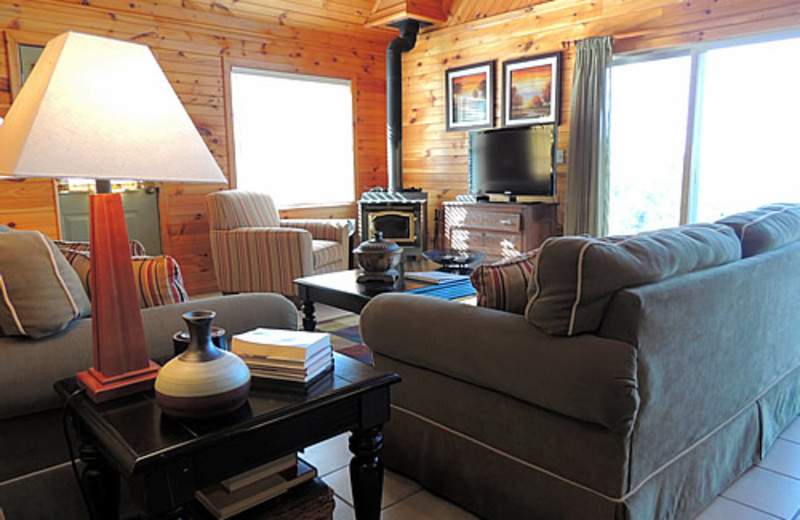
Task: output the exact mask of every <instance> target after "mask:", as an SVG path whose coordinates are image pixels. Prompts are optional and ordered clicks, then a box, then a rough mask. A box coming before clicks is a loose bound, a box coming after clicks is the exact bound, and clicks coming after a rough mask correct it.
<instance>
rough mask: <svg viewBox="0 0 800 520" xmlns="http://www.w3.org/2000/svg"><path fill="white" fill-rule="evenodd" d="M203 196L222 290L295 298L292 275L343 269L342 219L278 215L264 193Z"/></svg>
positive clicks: (345, 245) (345, 235)
mask: <svg viewBox="0 0 800 520" xmlns="http://www.w3.org/2000/svg"><path fill="white" fill-rule="evenodd" d="M206 201H207V203H208V210H209V212H208V218H209V224H210V228H211V258H212V260H213V262H214V272H215V274H216V275H217V281H218V282H219V287H220V290H221V291H222V292H224V293H238V292H276V293H281V294H284V295H286V296H289V297H296V296H297V287H296V286H295V285H294V283H293V280H294V279H295V278H300V277H302V276H310V275H312V274H321V273H328V272H331V271H339V270H343V269H346V268H347V255H348V242H347V240H348V234H349V230H348V225H347V222H346V221H344V220H281V219H280V217H279V216H278V210H277V209H276V208H275V204H274V202H273V201H272V198H271V197H270V196H269V195H266V194H264V193H255V192H247V191H241V190H226V191H218V192H215V193H212V194H210V195H208V196H207V198H206Z"/></svg>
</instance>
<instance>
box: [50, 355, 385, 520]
mask: <svg viewBox="0 0 800 520" xmlns="http://www.w3.org/2000/svg"><path fill="white" fill-rule="evenodd" d="M399 381H400V377H399V376H398V375H397V374H393V373H389V372H383V371H381V370H378V369H376V368H373V367H371V366H369V365H367V364H364V363H361V362H359V361H355V360H353V359H350V358H348V357H346V356H342V355H339V354H334V369H333V371H331V372H330V373H328V374H326V375H325V376H323V378H322V379H321V380H319V381H317V382H315V383H314V384H313V385H312V386H311V387H310V388H309V389H308V391H307V392H298V391H297V390H295V389H291V388H287V387H286V386H285V385H281V384H280V383H273V382H263V381H262V380H258V379H255V378H254V379H253V386H252V389H251V391H250V396H249V400H248V403H247V404H246V405H245V406H244V407H242V408H240V409H239V410H237V411H236V412H233V413H232V414H229V415H226V416H222V417H220V418H214V419H207V420H202V421H183V420H177V419H172V418H169V417H167V416H165V415H163V414H162V412H161V409H160V408H159V407H158V405H157V404H156V402H155V398H154V395H153V392H152V391H150V392H143V393H140V394H136V395H132V396H129V397H125V398H121V399H117V400H114V401H110V402H108V403H102V404H99V405H96V404H94V403H93V402H92V401H91V400H90V399H89V398H88V397H87V396H86V395H85V394H77V395H74V396H73V397H72V398H71V399H70V400H69V402H68V407H69V412H70V413H71V414H72V417H73V419H74V423H75V424H76V426H77V427H78V433H79V437H80V439H81V450H80V452H81V458H82V459H83V460H84V462H86V464H87V467H86V469H85V470H84V472H83V478H82V480H83V482H84V484H85V488H86V489H87V491H88V494H89V495H90V504H91V506H92V507H93V508H94V510H95V513H96V514H95V518H102V519H103V520H105V519H115V518H118V514H119V513H118V509H119V479H120V477H122V478H123V479H124V481H125V482H126V483H127V484H128V485H129V486H130V489H131V496H132V497H133V498H134V500H135V501H136V503H137V505H138V506H139V507H140V508H141V510H142V511H143V513H144V514H145V515H146V516H147V517H148V518H160V517H165V516H167V515H172V514H175V513H176V512H180V511H181V510H182V508H184V507H185V506H186V505H188V504H189V503H190V502H192V500H193V499H194V493H195V491H196V490H198V489H201V488H204V487H206V486H209V485H211V484H214V483H216V482H219V481H220V480H222V479H225V478H228V477H230V476H232V475H236V474H238V473H241V472H243V471H246V470H248V469H251V468H254V467H256V466H259V465H261V464H264V463H266V462H269V461H270V460H274V459H276V458H278V457H282V456H284V455H287V454H289V453H292V452H295V451H298V450H302V449H303V448H305V447H307V446H310V445H312V444H315V443H318V442H320V441H323V440H325V439H328V438H330V437H333V436H335V435H338V434H340V433H344V432H347V431H351V432H352V436H351V437H350V451H351V452H352V453H353V458H352V460H351V462H350V479H351V484H352V489H353V501H354V506H355V512H356V518H358V519H359V520H364V519H374V520H377V519H378V518H379V517H380V509H381V491H382V488H383V463H382V462H381V459H380V452H381V449H382V447H383V439H382V433H381V430H382V425H383V423H384V422H385V421H387V420H388V419H389V403H390V395H389V389H390V386H391V385H393V384H395V383H397V382H399ZM55 389H56V391H57V392H58V393H59V394H60V395H61V396H62V397H64V398H67V397H68V396H70V395H72V394H73V393H75V392H76V391H77V390H78V386H77V384H76V382H75V378H74V377H72V378H68V379H64V380H61V381H59V382H57V383H56V384H55Z"/></svg>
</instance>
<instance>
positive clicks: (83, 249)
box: [55, 240, 147, 260]
mask: <svg viewBox="0 0 800 520" xmlns="http://www.w3.org/2000/svg"><path fill="white" fill-rule="evenodd" d="M55 244H56V246H58V249H59V250H61V253H62V254H63V255H64V256H66V257H67V260H69V259H70V257H71V256H72V255H73V254H75V253H89V251H90V249H91V245H90V244H89V242H68V241H66V240H56V241H55ZM128 246H129V247H130V249H131V256H144V255H146V254H147V253H146V252H145V250H144V245H143V244H142V243H141V242H139V241H138V240H131V241H129V242H128Z"/></svg>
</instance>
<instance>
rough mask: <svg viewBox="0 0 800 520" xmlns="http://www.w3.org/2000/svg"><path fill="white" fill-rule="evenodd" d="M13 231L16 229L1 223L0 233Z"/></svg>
mask: <svg viewBox="0 0 800 520" xmlns="http://www.w3.org/2000/svg"><path fill="white" fill-rule="evenodd" d="M12 231H14V230H13V229H11V228H10V227H8V226H4V225H3V224H0V233H10V232H12Z"/></svg>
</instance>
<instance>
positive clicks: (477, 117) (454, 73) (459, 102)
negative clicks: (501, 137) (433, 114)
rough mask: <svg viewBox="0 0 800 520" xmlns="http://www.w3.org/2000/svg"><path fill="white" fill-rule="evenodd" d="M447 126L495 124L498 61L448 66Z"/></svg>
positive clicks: (461, 128)
mask: <svg viewBox="0 0 800 520" xmlns="http://www.w3.org/2000/svg"><path fill="white" fill-rule="evenodd" d="M445 82H446V84H445V92H446V93H447V130H448V131H450V130H470V129H474V128H486V127H492V126H494V62H493V61H487V62H484V63H476V64H475V65H467V66H466V67H458V68H454V69H448V70H447V71H446V72H445Z"/></svg>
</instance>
